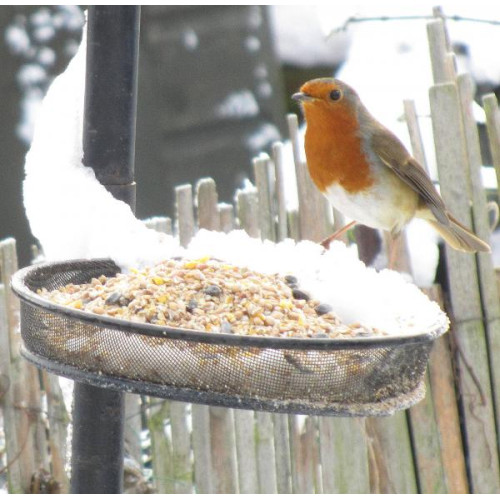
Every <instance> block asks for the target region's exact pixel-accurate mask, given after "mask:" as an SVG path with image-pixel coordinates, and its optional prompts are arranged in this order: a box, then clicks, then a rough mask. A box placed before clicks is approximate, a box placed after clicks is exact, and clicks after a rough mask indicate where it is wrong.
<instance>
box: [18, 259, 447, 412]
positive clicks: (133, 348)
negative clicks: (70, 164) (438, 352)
mask: <svg viewBox="0 0 500 500" xmlns="http://www.w3.org/2000/svg"><path fill="white" fill-rule="evenodd" d="M119 271H120V269H119V268H118V267H117V266H116V264H115V263H114V262H113V261H111V260H76V261H63V262H55V263H46V264H41V265H34V266H30V267H27V268H24V269H22V270H20V271H18V272H17V273H16V274H15V275H14V276H13V279H12V287H13V290H14V292H15V293H16V294H17V295H18V297H19V298H20V300H21V335H22V339H23V347H22V350H21V352H22V355H23V356H24V357H25V358H26V359H27V360H29V361H31V362H32V363H34V364H35V365H37V366H38V367H40V368H42V369H45V370H47V371H49V372H53V373H56V374H58V375H60V376H63V377H67V378H70V379H73V380H76V381H79V382H84V383H88V384H91V385H95V386H99V387H103V388H107V389H115V390H117V391H126V392H134V393H140V394H147V395H150V396H156V397H160V398H165V399H174V400H179V401H185V402H191V403H202V404H210V405H217V406H227V407H233V408H242V409H252V410H259V411H269V412H279V413H299V414H313V415H337V416H371V415H373V416H377V415H390V414H392V413H394V412H395V411H397V410H403V409H406V408H408V407H410V406H412V405H413V404H415V403H417V402H418V401H420V400H421V399H422V398H423V396H424V394H425V388H424V382H423V378H424V374H425V370H426V366H427V362H428V358H429V353H430V350H431V347H432V343H433V341H434V340H435V339H436V338H438V337H439V336H440V335H442V334H443V333H445V332H446V330H447V328H448V325H447V323H446V322H445V319H444V318H443V319H441V318H437V319H436V328H435V329H434V330H433V331H430V332H426V333H422V334H418V335H413V334H412V335H404V336H384V337H379V336H371V337H361V338H355V339H328V338H314V339H304V338H282V337H279V338H277V337H264V336H260V337H257V336H243V335H237V334H227V333H206V332H200V331H194V330H187V329H180V328H168V327H165V326H158V325H152V324H146V323H138V322H131V321H126V320H122V319H116V318H112V317H108V316H101V315H97V314H93V313H89V312H85V311H82V310H77V309H74V308H70V307H66V306H61V305H57V304H54V303H53V302H50V301H49V300H47V299H45V298H43V297H41V296H40V295H39V294H37V290H38V289H41V288H46V289H47V290H48V291H51V290H55V289H57V288H59V287H62V286H65V285H67V284H69V283H74V284H82V283H88V282H89V281H90V280H91V279H92V278H94V277H98V276H101V275H105V276H114V275H116V273H118V272H119ZM443 316H444V315H443Z"/></svg>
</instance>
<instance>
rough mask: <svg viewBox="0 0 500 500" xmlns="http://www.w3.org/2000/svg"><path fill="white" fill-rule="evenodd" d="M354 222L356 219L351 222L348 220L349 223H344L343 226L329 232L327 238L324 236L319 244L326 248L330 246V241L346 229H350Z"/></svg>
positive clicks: (338, 236)
mask: <svg viewBox="0 0 500 500" xmlns="http://www.w3.org/2000/svg"><path fill="white" fill-rule="evenodd" d="M355 224H356V221H355V220H353V221H352V222H349V224H346V225H345V226H344V227H341V228H340V229H338V230H337V231H335V232H334V233H333V234H331V235H330V236H328V238H325V239H324V240H323V241H322V242H321V243H320V245H321V246H323V247H325V248H326V249H327V250H328V249H329V248H330V243H331V242H332V241H333V240H335V239H337V238H340V237H341V236H342V235H343V234H344V233H345V232H346V231H349V229H351V227H352V226H354V225H355Z"/></svg>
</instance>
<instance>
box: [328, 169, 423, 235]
mask: <svg viewBox="0 0 500 500" xmlns="http://www.w3.org/2000/svg"><path fill="white" fill-rule="evenodd" d="M402 185H403V189H401V188H402ZM394 188H397V189H396V190H395V191H394ZM394 192H397V193H399V195H398V196H396V197H394ZM325 195H326V197H327V198H328V200H329V201H330V203H331V204H332V205H333V206H334V207H335V208H336V209H337V210H338V211H339V212H341V213H342V214H343V215H345V216H346V217H348V218H350V219H352V220H355V221H357V222H359V223H360V224H364V225H365V226H369V227H373V228H376V229H384V230H386V231H393V232H398V231H400V230H401V229H402V228H403V226H404V225H405V224H407V223H408V222H409V220H410V219H411V218H412V217H413V216H414V214H415V210H416V208H417V196H416V195H415V192H414V191H412V190H411V189H410V188H409V187H408V186H406V185H404V184H403V182H402V181H401V180H399V179H398V178H397V177H396V176H395V175H394V174H390V175H385V176H384V178H383V182H378V183H375V184H374V185H372V186H371V187H370V189H369V190H368V191H361V192H359V193H349V192H347V191H345V190H344V189H343V188H342V187H340V186H339V185H338V184H334V185H332V186H330V187H329V188H328V189H327V191H326V193H325Z"/></svg>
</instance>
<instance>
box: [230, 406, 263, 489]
mask: <svg viewBox="0 0 500 500" xmlns="http://www.w3.org/2000/svg"><path fill="white" fill-rule="evenodd" d="M234 427H235V442H236V458H237V464H238V485H239V493H242V494H248V493H255V492H256V491H257V489H258V484H259V482H258V475H257V451H256V447H255V415H254V412H253V411H251V410H234Z"/></svg>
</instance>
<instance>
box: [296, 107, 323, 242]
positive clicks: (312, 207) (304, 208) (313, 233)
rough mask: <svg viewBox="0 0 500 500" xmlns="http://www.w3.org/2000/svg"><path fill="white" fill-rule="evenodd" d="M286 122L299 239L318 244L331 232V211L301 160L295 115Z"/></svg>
mask: <svg viewBox="0 0 500 500" xmlns="http://www.w3.org/2000/svg"><path fill="white" fill-rule="evenodd" d="M287 121H288V131H289V135H290V141H291V143H292V150H293V160H294V163H295V175H296V178H297V194H298V198H299V214H298V215H299V234H300V238H301V239H303V240H311V241H316V242H319V241H322V240H323V239H325V238H326V237H327V236H328V235H329V234H330V233H331V232H332V229H333V226H332V224H331V221H330V220H329V217H328V215H329V214H331V212H332V209H331V207H330V204H329V203H328V201H327V200H326V198H325V197H324V196H323V195H322V194H321V193H320V192H319V190H318V189H317V188H316V186H315V185H314V183H313V181H312V180H311V177H310V176H309V172H308V170H307V164H306V162H305V161H303V160H302V158H301V153H300V139H299V131H298V129H299V126H298V119H297V115H294V114H289V115H288V116H287ZM311 221H314V222H311Z"/></svg>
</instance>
